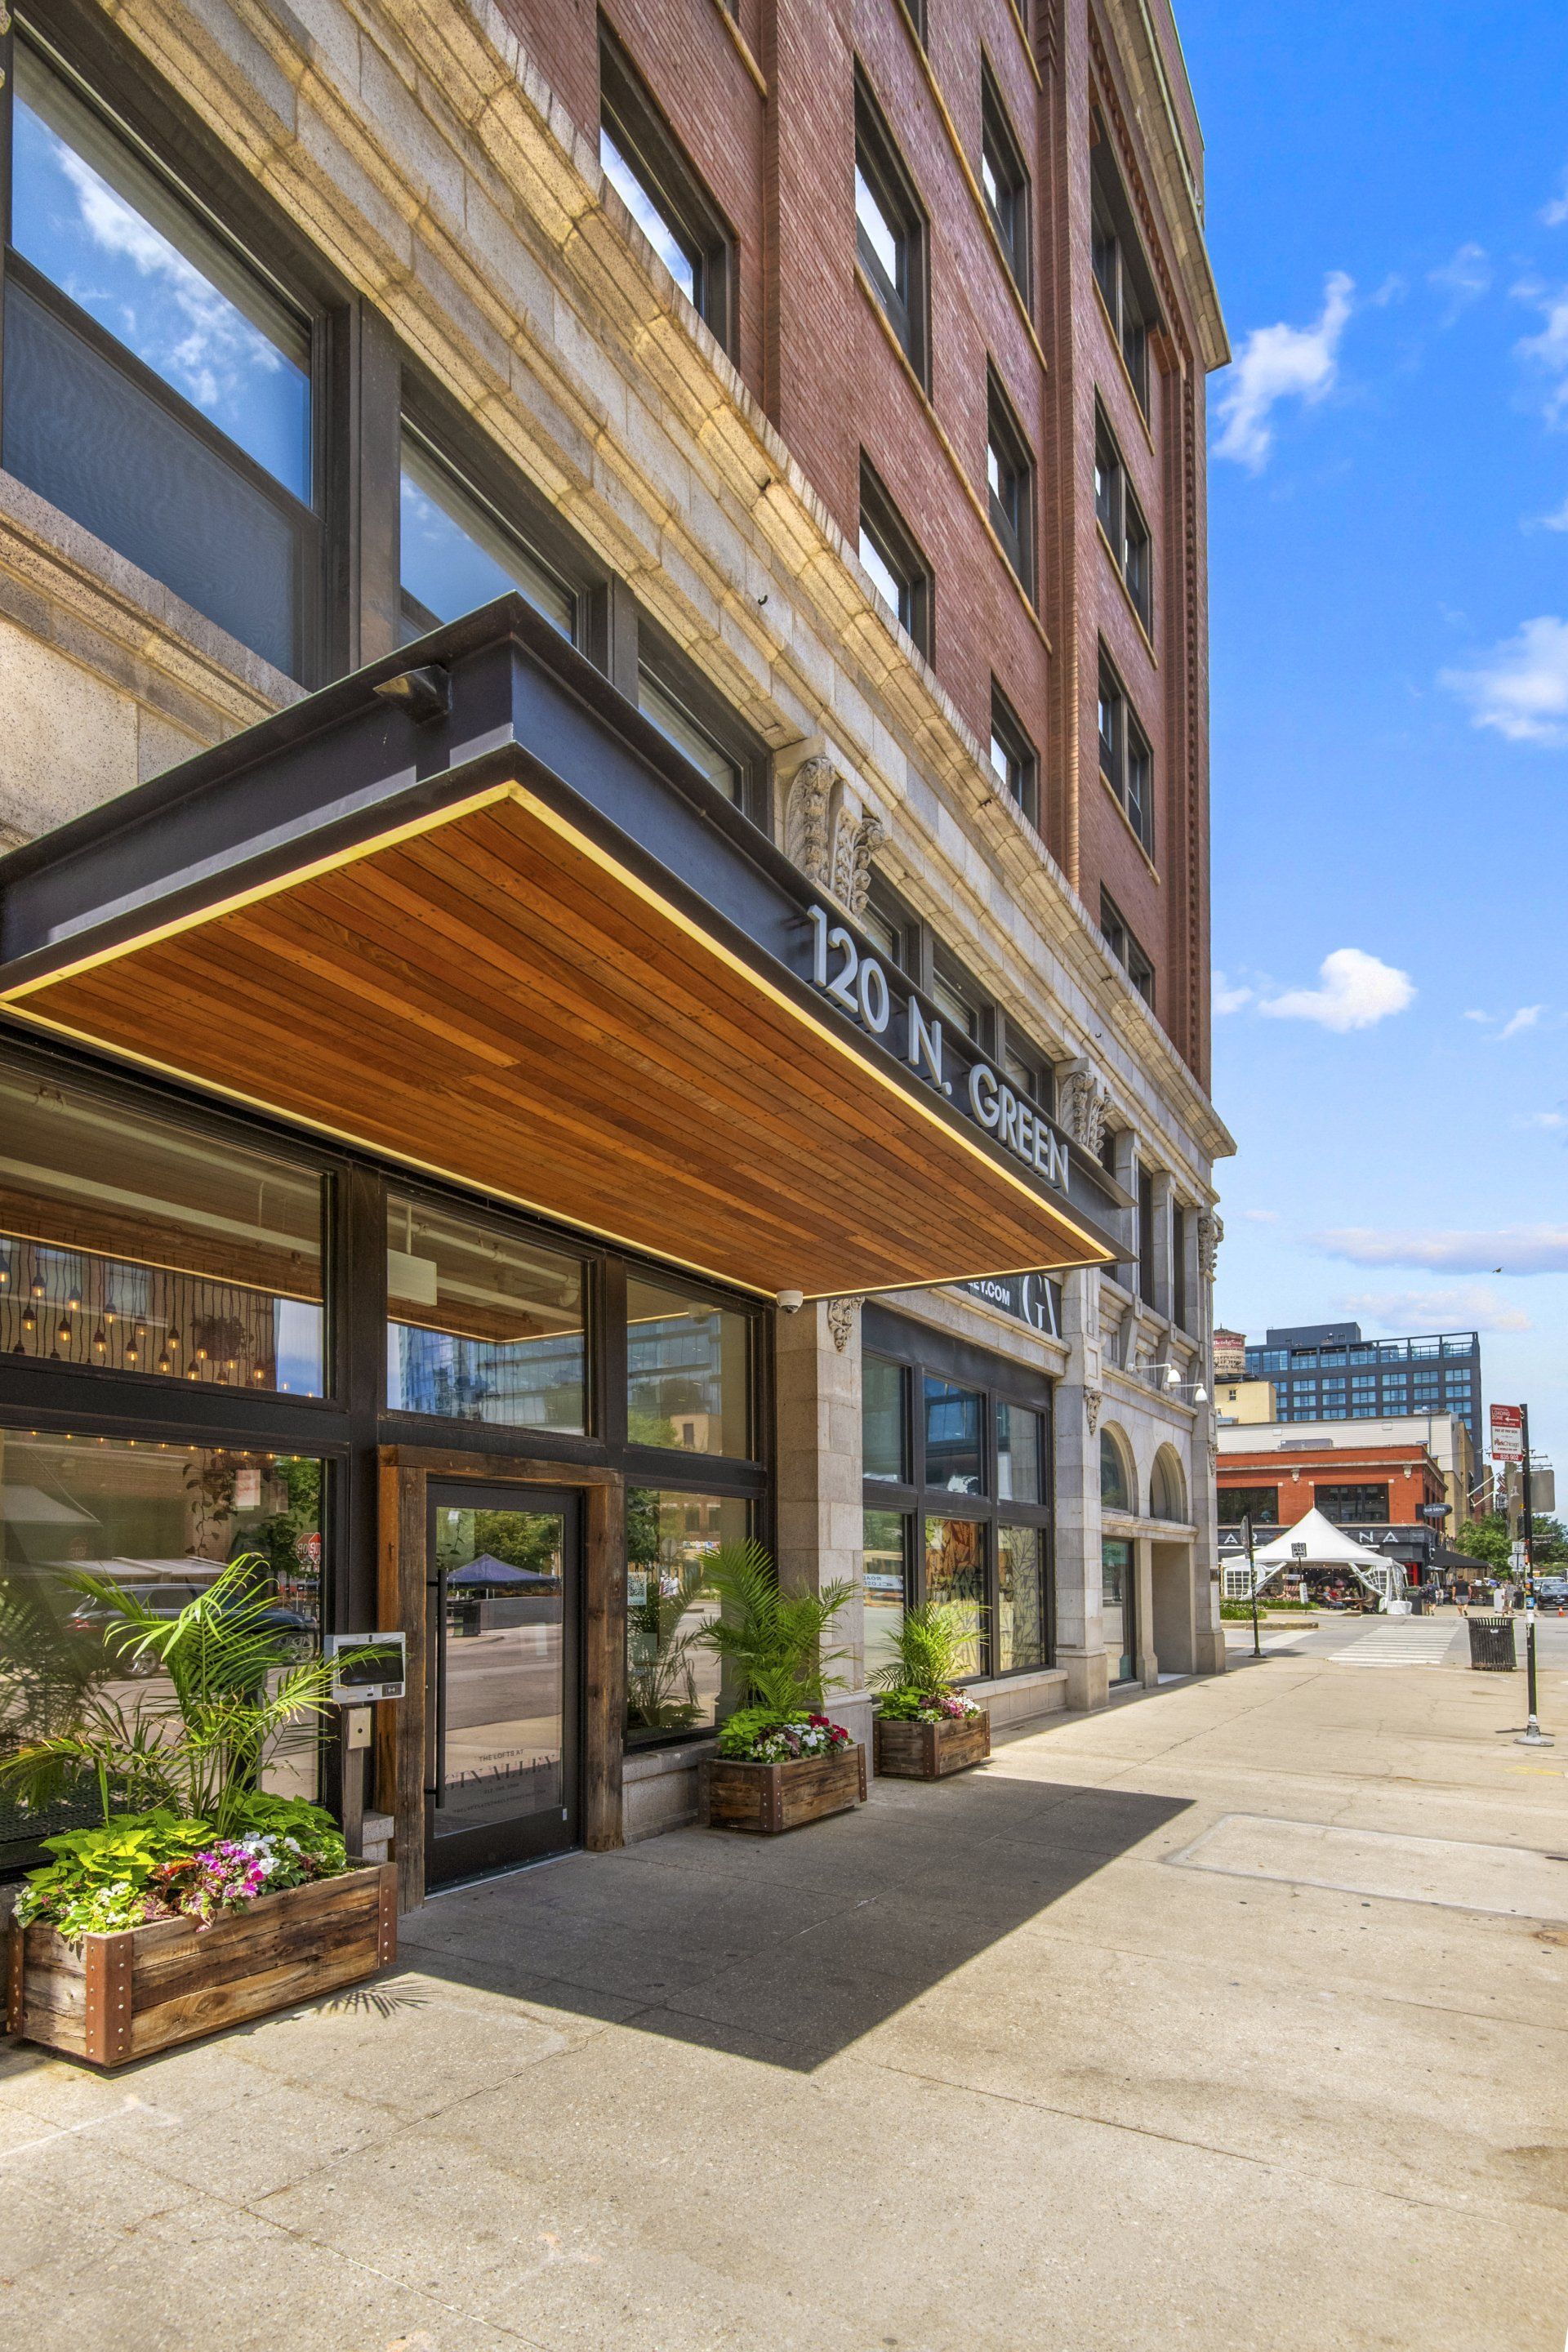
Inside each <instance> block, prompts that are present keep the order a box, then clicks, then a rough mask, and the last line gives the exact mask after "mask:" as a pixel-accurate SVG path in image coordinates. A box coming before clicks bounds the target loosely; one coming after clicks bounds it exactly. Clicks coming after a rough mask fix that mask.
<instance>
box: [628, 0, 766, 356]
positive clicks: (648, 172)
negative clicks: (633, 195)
mask: <svg viewBox="0 0 1568 2352" xmlns="http://www.w3.org/2000/svg"><path fill="white" fill-rule="evenodd" d="M599 124H600V128H601V129H602V130H605V131H608V133H609V135H610V137H611V138H612V139H613V140H614V142H615V143H616V147H617V148H618V149H619V150H620V152H621V153H622V155H623V156H624V157H625V158H626V163H627V164H628V166H629V167H630V169H631V171H632V173H634V175H635V176H636V178H637V181H638V182H639V184H641V186H642V188H643V190H644V192H645V194H647V197H648V200H649V202H650V203H651V204H652V205H653V206H654V208H655V210H656V211H657V212H658V215H659V217H660V218H661V219H662V221H663V222H664V225H665V227H666V228H667V229H668V233H669V235H670V236H671V238H672V239H673V240H674V242H675V243H676V244H677V245H678V246H679V247H680V249H681V251H682V252H683V253H684V254H685V255H686V257H687V259H688V260H689V263H690V265H691V270H692V278H693V291H692V306H693V308H694V309H695V310H696V312H697V315H698V317H699V318H700V319H701V320H702V321H703V323H704V325H706V326H707V327H708V328H709V329H710V331H711V333H712V335H713V337H714V340H715V341H717V342H718V343H720V344H721V346H722V347H723V349H724V350H725V351H726V352H729V353H730V354H731V357H732V356H733V354H734V349H735V313H736V278H737V276H738V268H737V242H736V237H735V232H734V230H733V229H732V228H731V226H730V223H729V221H728V220H727V219H726V218H725V215H724V214H723V212H722V211H721V208H720V206H719V205H718V204H717V203H716V202H715V200H714V198H713V196H712V195H711V194H710V191H709V189H708V187H707V186H706V184H705V183H704V181H703V179H702V176H701V174H700V172H699V171H698V169H697V166H696V165H695V163H693V162H692V161H691V158H690V156H689V154H688V153H687V152H686V149H685V147H684V146H683V145H682V144H681V142H680V140H679V137H678V136H677V134H676V131H675V129H674V127H673V125H672V124H671V122H670V121H669V118H668V115H667V114H666V112H665V110H664V109H663V107H661V106H660V104H659V102H658V99H657V98H656V97H655V96H654V94H653V91H652V90H651V89H649V87H648V84H647V81H646V79H644V77H643V75H642V73H641V72H640V70H639V69H638V68H637V64H636V62H635V60H634V59H633V58H632V56H631V54H630V52H629V50H628V49H627V48H626V44H625V42H624V41H622V39H621V38H620V37H619V35H618V34H617V33H616V30H615V28H614V26H612V25H611V24H610V23H609V22H608V20H607V19H606V18H605V16H600V18H599Z"/></svg>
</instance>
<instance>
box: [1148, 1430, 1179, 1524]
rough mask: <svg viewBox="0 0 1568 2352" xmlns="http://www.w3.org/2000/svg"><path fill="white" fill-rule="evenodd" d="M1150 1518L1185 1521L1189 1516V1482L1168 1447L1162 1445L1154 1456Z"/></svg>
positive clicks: (1150, 1491)
mask: <svg viewBox="0 0 1568 2352" xmlns="http://www.w3.org/2000/svg"><path fill="white" fill-rule="evenodd" d="M1149 1516H1150V1517H1151V1518H1152V1519H1185V1517H1186V1516H1187V1482H1186V1480H1185V1479H1184V1477H1183V1475H1182V1465H1181V1464H1180V1462H1179V1461H1178V1460H1177V1459H1176V1456H1175V1454H1173V1452H1172V1451H1171V1448H1170V1447H1169V1446H1168V1445H1162V1446H1161V1448H1160V1451H1159V1452H1158V1454H1155V1456H1154V1475H1153V1477H1152V1479H1151V1480H1150V1483H1149Z"/></svg>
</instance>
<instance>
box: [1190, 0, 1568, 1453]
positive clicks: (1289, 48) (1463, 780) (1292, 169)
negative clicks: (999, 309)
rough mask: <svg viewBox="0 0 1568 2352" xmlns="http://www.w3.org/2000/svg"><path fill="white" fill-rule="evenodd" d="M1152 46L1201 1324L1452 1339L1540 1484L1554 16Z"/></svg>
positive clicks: (1550, 730)
mask: <svg viewBox="0 0 1568 2352" xmlns="http://www.w3.org/2000/svg"><path fill="white" fill-rule="evenodd" d="M1178 16H1179V22H1180V25H1181V28H1182V34H1183V39H1184V46H1185V48H1186V55H1187V62H1188V67H1189V69H1190V71H1191V75H1192V79H1193V86H1194V91H1195V93H1196V96H1197V100H1198V107H1199V110H1200V113H1201V115H1202V118H1203V122H1204V128H1205V137H1206V141H1207V193H1208V233H1209V242H1210V248H1211V252H1212V254H1213V257H1214V263H1215V272H1216V275H1217V278H1218V280H1219V288H1220V294H1221V299H1222V300H1223V303H1224V306H1225V312H1226V321H1227V323H1228V326H1229V330H1230V337H1231V343H1232V348H1233V350H1234V352H1235V353H1236V355H1237V357H1236V364H1235V365H1234V366H1233V367H1232V368H1231V369H1229V370H1228V371H1226V373H1223V374H1221V375H1218V376H1216V377H1215V378H1214V379H1213V380H1212V382H1211V385H1210V397H1211V420H1212V422H1211V435H1210V442H1211V458H1210V480H1209V488H1210V562H1211V582H1212V600H1213V610H1212V662H1213V677H1212V698H1213V714H1212V716H1213V773H1214V787H1213V790H1214V942H1215V959H1214V960H1215V966H1216V968H1217V969H1218V971H1220V973H1222V974H1223V987H1220V986H1216V996H1215V1003H1216V1015H1215V1100H1216V1103H1217V1105H1218V1107H1219V1109H1220V1111H1221V1113H1222V1115H1223V1116H1224V1117H1225V1118H1226V1121H1227V1122H1228V1124H1229V1126H1230V1128H1231V1129H1232V1132H1233V1133H1234V1134H1235V1136H1236V1138H1237V1147H1238V1149H1237V1157H1236V1158H1235V1160H1232V1161H1230V1162H1229V1163H1228V1164H1226V1165H1223V1166H1222V1167H1221V1169H1220V1171H1219V1182H1220V1185H1221V1188H1222V1192H1223V1194H1224V1198H1223V1201H1222V1204H1221V1205H1222V1211H1223V1213H1224V1216H1225V1219H1226V1243H1225V1247H1224V1251H1223V1253H1222V1256H1221V1261H1220V1279H1219V1289H1218V1298H1217V1307H1218V1314H1219V1318H1220V1319H1221V1320H1222V1321H1226V1322H1228V1323H1230V1324H1232V1325H1234V1326H1236V1327H1238V1328H1244V1329H1247V1331H1249V1332H1252V1333H1255V1334H1261V1332H1262V1329H1263V1328H1264V1326H1265V1324H1267V1323H1270V1322H1272V1323H1294V1322H1310V1321H1312V1322H1315V1321H1320V1320H1327V1319H1329V1318H1339V1317H1341V1316H1343V1315H1353V1316H1356V1317H1358V1318H1360V1320H1361V1322H1362V1324H1363V1328H1364V1329H1365V1330H1367V1331H1368V1332H1369V1333H1372V1332H1378V1333H1385V1332H1405V1331H1419V1330H1433V1329H1440V1328H1470V1327H1471V1326H1472V1325H1475V1324H1479V1326H1480V1327H1481V1329H1482V1333H1483V1337H1482V1361H1483V1365H1484V1367H1485V1383H1486V1392H1487V1396H1488V1399H1489V1401H1490V1400H1496V1401H1498V1402H1518V1401H1521V1400H1522V1401H1523V1402H1527V1403H1528V1404H1529V1405H1530V1407H1531V1437H1532V1440H1533V1442H1534V1444H1535V1445H1536V1446H1537V1447H1538V1448H1540V1449H1542V1450H1544V1451H1546V1452H1548V1453H1549V1454H1552V1455H1553V1456H1554V1459H1555V1462H1556V1464H1557V1466H1558V1468H1559V1470H1560V1471H1561V1472H1563V1473H1564V1474H1568V1363H1565V1360H1564V1348H1563V1328H1564V1322H1565V1320H1568V896H1565V888H1564V885H1565V879H1568V106H1564V104H1563V93H1564V91H1565V90H1568V12H1565V11H1564V10H1563V8H1562V7H1561V5H1543V0H1520V5H1518V6H1517V7H1515V8H1514V9H1512V10H1510V11H1502V10H1496V9H1491V8H1483V7H1481V6H1479V5H1474V0H1471V5H1467V6H1462V7H1461V6H1455V5H1431V4H1430V0H1426V5H1413V0H1387V5H1384V6H1383V7H1381V8H1369V7H1367V6H1366V5H1364V0H1361V5H1357V6H1355V7H1351V6H1349V5H1343V0H1315V5H1313V6H1312V7H1310V8H1309V9H1289V10H1286V9H1283V8H1281V7H1280V6H1279V0H1185V5H1179V7H1178ZM1328 960H1331V961H1328ZM1325 964H1326V969H1325ZM1498 1267H1501V1269H1502V1272H1501V1273H1500V1274H1498V1273H1497V1272H1495V1271H1494V1269H1496V1268H1498ZM1565 1499H1568V1497H1565Z"/></svg>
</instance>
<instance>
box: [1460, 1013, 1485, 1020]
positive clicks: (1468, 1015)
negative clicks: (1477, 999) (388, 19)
mask: <svg viewBox="0 0 1568 2352" xmlns="http://www.w3.org/2000/svg"><path fill="white" fill-rule="evenodd" d="M1491 1017H1492V1016H1491V1014H1490V1013H1466V1015H1465V1019H1466V1020H1467V1021H1489V1020H1490V1019H1491Z"/></svg>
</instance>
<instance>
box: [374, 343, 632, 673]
mask: <svg viewBox="0 0 1568 2352" xmlns="http://www.w3.org/2000/svg"><path fill="white" fill-rule="evenodd" d="M459 418H460V412H457V411H456V410H455V405H454V404H451V403H449V402H448V401H447V400H446V399H445V398H444V397H443V396H442V395H441V394H439V392H437V390H436V389H435V388H434V387H433V386H429V385H427V384H426V383H425V382H424V381H422V380H421V379H420V378H419V377H418V376H417V375H416V373H414V372H413V371H409V370H405V378H404V394H403V401H402V416H401V420H400V424H401V433H406V434H408V435H409V436H411V437H412V438H413V439H415V440H416V441H418V442H419V443H420V444H421V445H422V446H423V449H424V452H425V455H426V457H427V458H428V459H429V461H430V462H431V463H432V464H433V465H434V466H436V467H438V468H439V469H440V471H441V472H442V473H444V474H445V475H447V477H448V478H449V479H450V481H451V482H452V484H453V486H454V488H456V489H458V491H459V492H460V493H461V494H462V495H463V497H465V498H466V499H468V500H469V501H470V502H472V503H473V504H474V505H476V506H478V507H479V508H480V509H483V510H484V511H485V512H486V513H487V514H488V516H489V519H490V520H492V521H493V522H494V524H495V525H496V527H497V528H498V530H500V532H501V533H502V534H503V535H504V536H505V537H507V538H509V539H512V540H515V541H517V544H518V547H519V549H520V551H521V553H522V554H523V555H525V556H526V557H527V558H528V560H529V561H530V562H532V563H534V564H536V565H537V566H538V567H539V569H540V570H541V571H542V572H546V573H548V574H549V575H550V576H551V578H552V580H553V582H554V583H556V584H557V585H558V586H559V588H560V590H561V592H562V593H563V595H564V596H567V597H569V598H570V600H571V604H572V621H571V625H570V628H569V629H568V631H567V636H568V641H569V642H570V643H571V644H573V645H574V646H579V647H580V648H582V649H583V650H584V651H586V650H587V643H586V641H587V638H588V636H589V633H590V624H591V614H592V612H593V607H594V603H595V599H596V598H597V597H600V596H602V595H603V594H604V593H605V589H606V586H607V584H608V583H607V580H606V577H605V573H604V572H602V571H599V570H596V569H595V567H593V566H592V565H591V564H589V563H588V562H586V561H585V559H584V551H582V549H581V547H580V545H579V543H578V542H577V541H575V540H574V539H573V538H572V537H570V536H569V535H568V534H567V533H565V532H564V531H563V530H561V528H560V526H559V524H558V523H557V522H556V521H555V520H554V518H553V517H552V514H551V511H550V509H549V508H548V507H547V506H546V504H545V502H544V500H543V499H542V498H540V497H538V496H537V494H536V493H535V492H534V491H533V488H532V486H531V484H530V483H529V481H528V480H527V478H526V477H524V476H522V475H521V474H520V473H518V471H517V470H516V468H515V467H511V466H509V465H508V463H507V461H506V459H505V458H504V457H503V456H502V455H501V453H500V450H499V449H497V448H496V447H495V446H494V445H493V444H490V443H487V442H486V441H485V440H484V438H483V436H481V435H479V434H477V433H476V432H475V431H474V430H473V428H472V425H471V424H470V425H467V426H466V428H465V425H464V424H463V423H462V422H460V421H459ZM401 433H400V439H401ZM399 554H400V561H399V565H398V579H397V597H398V609H399V612H400V614H402V615H403V617H404V619H405V622H410V623H417V624H418V628H419V632H420V633H421V634H422V633H423V630H424V629H426V628H438V627H439V626H441V624H440V623H439V622H438V621H436V620H430V619H425V618H424V617H423V616H422V614H418V613H415V612H412V611H411V610H410V607H411V606H412V605H413V604H415V599H414V598H413V596H412V595H411V594H410V593H409V591H408V590H407V589H406V588H405V586H404V585H403V574H402V564H401V548H400V551H399ZM517 593H518V594H519V595H520V596H521V597H522V598H523V599H524V601H525V602H527V601H528V591H527V590H526V589H525V588H521V587H520V588H519V589H518V591H517Z"/></svg>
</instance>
